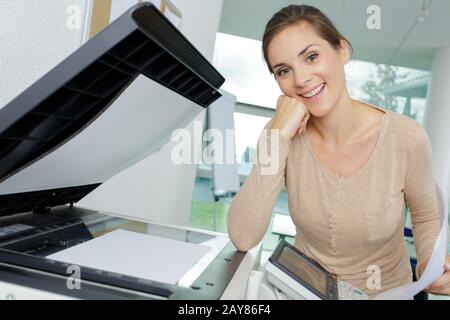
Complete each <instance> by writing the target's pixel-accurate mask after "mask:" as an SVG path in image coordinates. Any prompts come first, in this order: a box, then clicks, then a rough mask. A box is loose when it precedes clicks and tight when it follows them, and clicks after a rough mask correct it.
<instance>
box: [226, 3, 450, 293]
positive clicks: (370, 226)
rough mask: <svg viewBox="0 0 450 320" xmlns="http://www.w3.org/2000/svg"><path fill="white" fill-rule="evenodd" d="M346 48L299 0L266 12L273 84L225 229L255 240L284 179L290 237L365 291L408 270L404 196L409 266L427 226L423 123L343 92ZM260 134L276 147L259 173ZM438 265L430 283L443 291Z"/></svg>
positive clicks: (240, 243) (431, 220)
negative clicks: (268, 116)
mask: <svg viewBox="0 0 450 320" xmlns="http://www.w3.org/2000/svg"><path fill="white" fill-rule="evenodd" d="M351 49H352V48H351V45H350V43H349V42H348V41H347V40H346V38H344V37H343V36H342V35H341V34H340V33H339V32H338V31H337V30H336V28H335V27H334V26H333V24H332V23H331V21H330V20H329V19H328V18H327V17H326V16H325V15H324V14H323V13H322V12H320V11H319V10H318V9H316V8H314V7H311V6H306V5H291V6H288V7H285V8H283V9H281V10H280V11H279V12H278V13H276V14H275V15H274V16H273V17H272V19H271V20H270V21H269V22H268V24H267V26H266V29H265V33H264V37H263V52H264V57H265V60H266V62H267V66H268V68H269V70H270V72H271V73H273V74H274V76H275V79H276V81H277V83H278V85H279V87H280V89H281V91H282V92H283V94H284V95H283V96H280V98H279V99H278V103H277V108H276V113H275V117H274V118H273V119H272V120H271V121H270V122H269V123H268V124H267V125H266V128H265V129H267V130H265V131H267V133H270V134H265V131H263V134H262V135H261V137H260V139H259V143H258V150H257V158H258V160H257V161H256V163H255V165H254V166H253V169H252V171H251V173H250V175H249V177H248V178H247V180H246V181H245V183H244V185H243V186H242V188H241V190H240V191H239V193H238V194H237V195H236V196H235V198H234V199H233V202H232V204H231V206H230V210H229V213H228V232H229V235H230V238H231V240H232V242H233V243H234V245H235V246H236V247H237V248H238V249H239V250H241V251H247V250H249V249H250V248H252V247H254V246H255V245H256V244H257V243H259V241H261V239H262V237H263V235H264V233H265V232H266V230H267V228H268V226H269V223H270V218H271V215H272V210H273V207H274V205H275V202H276V200H277V198H278V195H279V192H280V189H281V186H282V183H283V182H284V183H285V186H286V190H287V195H288V200H289V210H290V215H291V217H292V220H293V222H294V223H295V225H296V228H297V235H296V238H295V246H296V247H297V248H299V249H300V250H301V251H302V252H304V253H305V254H307V255H308V256H310V257H311V258H313V259H315V260H316V261H318V262H319V263H320V264H321V265H323V266H324V267H325V268H326V269H328V270H329V271H330V272H332V273H335V274H337V275H338V276H339V277H340V279H342V280H344V281H347V282H350V283H351V284H353V285H355V286H357V287H359V288H360V289H362V290H364V291H365V292H366V293H367V294H369V295H370V296H372V297H373V296H374V295H376V294H378V293H380V292H382V291H385V290H387V289H389V288H392V287H396V286H399V285H402V284H405V283H408V282H411V281H412V271H411V266H410V262H409V254H408V251H407V249H406V246H405V242H404V239H403V227H404V206H405V202H406V205H407V206H408V208H409V210H410V212H411V218H412V222H413V230H414V238H415V246H416V251H417V258H418V267H417V269H416V273H417V276H418V277H420V275H421V273H422V272H423V270H424V268H425V266H426V263H427V261H428V259H429V258H430V256H431V253H432V251H433V246H434V243H435V241H436V239H437V236H438V233H439V227H440V223H439V211H438V204H437V198H436V192H435V183H434V180H433V176H432V158H431V147H430V143H429V139H428V137H427V134H426V132H425V130H424V129H423V128H422V127H421V126H420V125H419V124H417V123H416V122H414V121H413V120H411V119H409V118H407V117H406V116H403V115H400V114H397V113H395V112H391V111H388V110H384V109H382V108H379V107H376V106H373V105H368V104H366V103H363V102H361V101H358V100H354V99H352V98H351V97H350V95H349V93H348V90H347V86H346V82H345V73H344V65H345V64H346V63H347V62H348V61H349V59H350V56H351ZM262 142H265V143H268V145H269V147H272V146H275V145H276V146H277V147H278V149H277V148H275V149H271V150H275V151H273V152H272V153H271V154H270V156H271V158H270V159H271V161H272V162H274V163H276V164H278V165H276V166H275V167H274V168H275V170H272V172H270V173H269V174H268V173H267V172H265V171H264V167H265V166H266V165H267V163H265V161H261V159H262V157H261V155H262V154H263V153H264V152H262V151H263V150H262V147H261V143H262ZM446 261H447V263H446V264H450V259H449V257H447V260H446ZM449 270H450V267H448V266H447V267H446V271H445V272H444V274H443V275H442V276H441V277H440V278H439V279H438V280H437V281H436V282H434V283H433V284H432V285H431V286H430V287H429V288H428V289H429V291H430V292H433V293H435V294H447V295H448V294H450V271H449ZM374 271H375V272H378V274H377V275H376V276H378V279H377V281H373V276H374Z"/></svg>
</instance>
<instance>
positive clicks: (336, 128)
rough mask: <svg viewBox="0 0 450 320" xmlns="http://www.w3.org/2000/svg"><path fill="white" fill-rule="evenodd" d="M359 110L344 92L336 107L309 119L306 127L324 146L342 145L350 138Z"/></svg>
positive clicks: (345, 91) (355, 103) (358, 116)
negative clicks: (320, 115)
mask: <svg viewBox="0 0 450 320" xmlns="http://www.w3.org/2000/svg"><path fill="white" fill-rule="evenodd" d="M358 111H360V108H358V107H357V102H356V101H355V100H353V99H352V98H351V97H350V95H349V94H348V92H347V90H344V92H343V94H342V96H341V98H340V99H339V101H338V103H337V104H336V106H334V107H333V108H332V110H331V111H330V112H329V113H328V114H327V115H325V116H323V117H311V119H310V121H308V125H309V126H310V127H312V129H313V130H314V131H316V132H317V133H318V134H319V136H320V137H321V138H322V140H323V141H324V142H325V143H326V144H331V145H342V144H344V143H345V142H347V141H348V140H349V138H351V136H352V133H353V132H354V131H355V128H356V127H357V124H358V122H359V121H358V120H359V119H360V116H361V115H360V113H359V112H358Z"/></svg>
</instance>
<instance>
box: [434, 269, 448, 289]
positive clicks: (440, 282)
mask: <svg viewBox="0 0 450 320" xmlns="http://www.w3.org/2000/svg"><path fill="white" fill-rule="evenodd" d="M448 285H450V272H445V273H444V274H443V275H442V276H440V277H439V278H438V279H437V280H436V281H434V282H433V283H432V284H430V285H429V288H430V290H440V289H441V288H443V287H445V286H448Z"/></svg>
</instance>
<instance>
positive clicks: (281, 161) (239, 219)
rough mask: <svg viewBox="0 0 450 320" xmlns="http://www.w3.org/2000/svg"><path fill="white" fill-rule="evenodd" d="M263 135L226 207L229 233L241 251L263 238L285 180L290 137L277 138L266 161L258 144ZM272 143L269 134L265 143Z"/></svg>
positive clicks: (263, 137)
mask: <svg viewBox="0 0 450 320" xmlns="http://www.w3.org/2000/svg"><path fill="white" fill-rule="evenodd" d="M262 139H266V136H264V135H262V136H261V138H260V140H259V142H258V151H257V154H256V157H257V159H256V162H255V164H254V166H253V168H252V171H251V173H250V175H249V176H248V178H247V180H246V181H245V183H244V185H243V186H242V187H241V190H240V191H239V193H238V194H237V195H236V196H235V197H234V199H233V201H232V203H231V206H230V209H229V211H228V233H229V236H230V239H231V240H232V242H233V243H234V245H235V246H236V248H238V249H239V250H241V251H247V250H249V249H251V248H252V247H254V246H255V245H257V244H258V243H259V242H260V241H261V239H262V238H263V236H264V233H265V232H266V230H267V228H268V226H269V224H270V219H271V216H272V210H273V208H274V206H275V203H276V201H277V199H278V195H279V193H280V189H281V187H282V184H283V182H284V174H285V167H286V159H287V155H288V151H289V141H288V140H285V139H279V140H276V141H277V144H278V145H277V148H275V149H271V150H272V152H273V153H272V154H271V157H270V158H271V159H270V160H271V161H270V162H267V161H265V160H266V159H265V158H264V157H263V156H262V154H261V148H262V147H265V146H262V145H261V144H260V142H261V141H262ZM272 143H273V142H272V139H270V138H268V144H267V146H268V147H270V148H271V147H272Z"/></svg>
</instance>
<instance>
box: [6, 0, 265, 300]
mask: <svg viewBox="0 0 450 320" xmlns="http://www.w3.org/2000/svg"><path fill="white" fill-rule="evenodd" d="M224 81H225V79H224V78H223V77H222V76H221V74H220V73H219V72H218V71H217V70H216V69H215V68H214V67H213V66H212V65H211V64H210V63H209V62H208V61H207V60H206V59H205V58H204V57H203V56H202V54H201V53H200V52H199V51H198V50H197V49H196V48H195V47H194V46H193V45H192V44H191V43H190V42H189V41H188V40H187V39H186V38H185V37H184V36H183V34H182V33H181V32H180V31H178V29H177V28H176V27H174V26H173V25H172V24H171V23H170V21H169V20H168V19H167V18H166V17H165V16H164V15H163V14H162V13H161V12H160V11H159V10H158V9H157V8H156V7H155V6H154V5H153V4H151V3H146V2H143V3H140V4H138V5H136V6H134V7H132V8H131V9H129V10H128V11H127V12H125V13H124V14H123V15H122V16H121V17H120V18H118V19H117V20H115V21H114V22H113V23H112V24H110V25H109V26H108V27H107V28H105V29H104V30H103V31H102V32H100V33H99V34H98V35H97V36H95V37H94V38H92V39H91V40H90V41H88V42H87V43H85V44H84V45H83V46H81V47H80V48H79V49H78V50H76V51H75V52H74V53H73V54H71V55H70V56H69V57H68V58H66V59H65V60H64V61H62V62H61V63H59V64H58V65H57V66H56V67H55V68H53V69H52V70H50V71H49V72H48V73H47V74H46V75H44V76H43V77H42V78H40V79H39V80H38V81H36V82H35V83H34V84H32V85H31V86H30V87H29V88H27V89H26V90H25V91H24V92H23V93H21V94H20V95H19V96H17V97H16V98H15V99H13V100H12V101H11V102H10V103H8V104H7V105H6V106H4V107H3V108H2V109H0V298H2V299H3V298H6V299H15V298H24V297H25V298H28V297H29V296H30V295H33V294H35V296H33V297H36V295H37V297H39V294H42V298H45V297H49V298H74V299H218V298H224V297H223V295H224V293H225V292H226V291H227V290H228V289H229V287H230V286H235V288H236V283H233V281H234V282H236V281H237V282H239V284H241V285H242V284H243V283H245V279H247V277H248V273H249V272H250V271H251V268H252V266H251V263H250V264H248V261H247V260H248V259H247V258H248V253H247V254H245V253H242V252H238V251H237V250H236V249H235V248H234V246H233V245H232V243H231V242H230V241H229V239H228V237H227V236H226V234H222V233H215V232H209V231H206V230H198V229H193V228H189V227H182V226H169V225H164V224H158V223H150V222H143V221H134V220H132V219H126V218H124V217H126V212H124V213H123V215H121V216H115V215H112V214H109V213H106V212H100V211H96V210H92V209H86V208H83V207H80V206H77V202H78V201H79V200H81V199H82V198H83V197H85V196H86V195H88V194H89V193H90V192H92V191H93V190H95V189H96V188H98V187H99V186H100V185H101V184H102V183H104V182H106V181H107V180H108V179H110V178H111V177H113V176H115V175H116V174H118V173H119V172H121V171H123V170H125V169H126V168H128V167H130V166H131V165H133V164H135V163H137V162H139V161H140V160H142V159H144V158H145V157H147V156H148V155H150V154H152V153H154V152H155V151H157V150H158V149H159V148H161V147H162V146H163V145H164V144H165V143H167V142H168V141H169V140H170V136H171V133H172V131H173V130H175V129H177V128H184V127H185V126H186V125H187V124H189V122H191V121H192V120H193V119H194V117H195V116H197V115H198V114H199V113H200V112H201V111H202V110H204V109H205V108H208V107H209V106H210V105H211V104H212V103H214V102H215V101H216V100H218V99H219V98H220V97H221V93H220V87H221V86H222V84H223V83H224ZM142 92H145V94H146V96H147V97H148V99H146V100H145V101H142V99H141V100H139V99H136V98H135V97H136V96H137V93H142ZM141 96H142V94H141ZM116 230H129V231H132V232H134V233H136V232H138V233H141V234H145V235H152V236H155V237H165V238H168V239H173V240H176V241H182V242H185V243H190V244H196V245H203V246H207V247H209V248H210V249H211V250H209V251H208V254H206V255H205V256H203V257H202V258H201V259H200V261H198V263H196V264H195V265H194V266H193V267H192V268H190V269H189V270H188V271H187V272H186V274H185V275H184V276H183V277H182V280H183V285H181V283H180V282H178V283H176V284H171V283H164V282H161V281H159V280H155V279H145V278H139V277H136V276H133V275H130V274H120V273H117V272H113V271H110V270H105V269H96V268H92V267H86V266H79V267H80V275H81V278H80V279H78V280H79V281H80V283H81V285H82V290H73V288H70V286H68V285H67V279H68V277H69V276H71V275H72V273H68V267H69V266H70V265H69V264H68V263H67V262H63V261H58V260H53V259H50V258H48V257H49V256H51V255H53V254H55V253H59V252H62V251H63V250H67V249H71V248H75V247H76V246H80V245H83V244H86V243H89V242H90V241H93V240H95V239H98V238H99V237H101V236H104V235H107V234H108V233H111V232H113V231H116ZM130 249H131V248H130ZM160 249H161V250H165V248H160ZM255 261H256V260H255ZM130 263H133V261H130ZM244 264H246V265H244ZM166 267H167V270H169V269H170V268H171V266H170V265H167V266H166ZM238 273H240V275H239V277H238V278H237V274H238ZM243 279H244V280H243Z"/></svg>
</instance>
